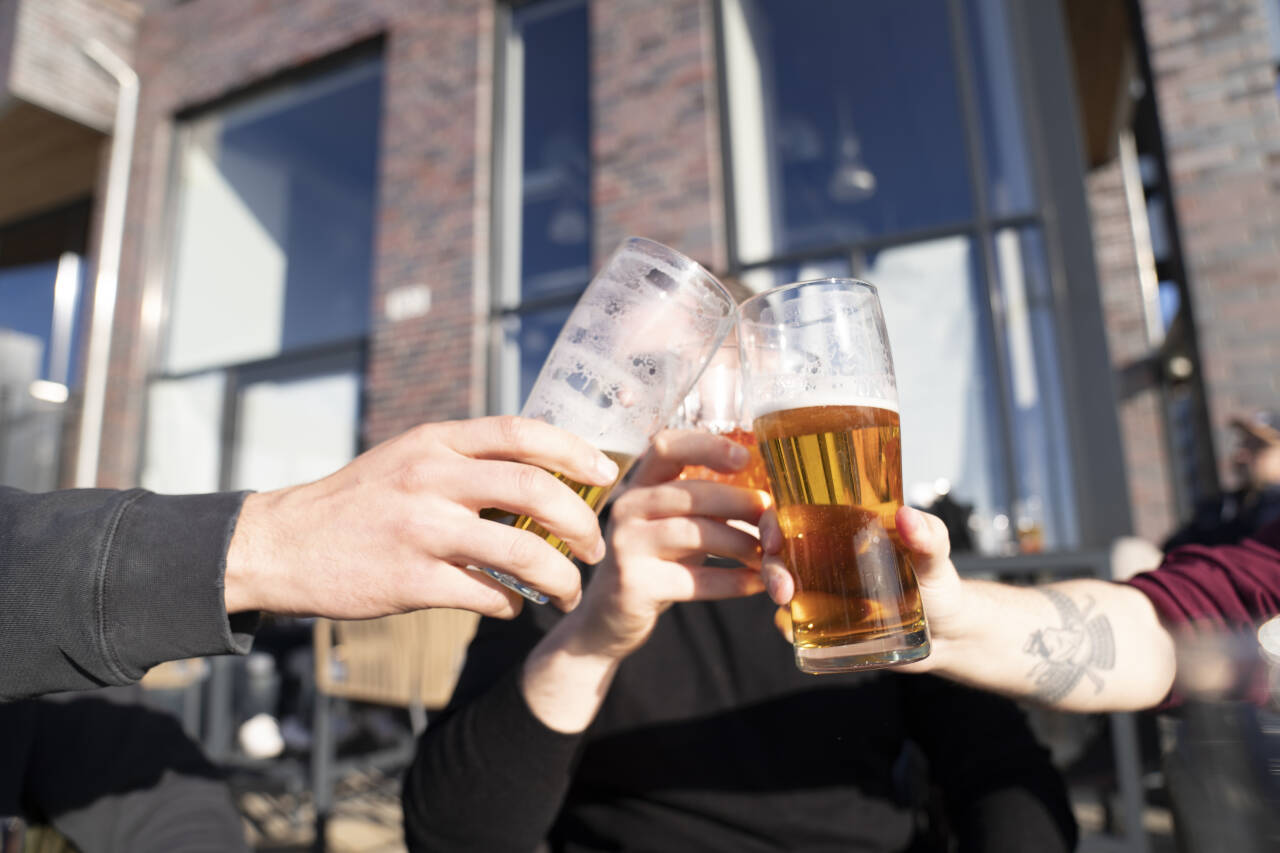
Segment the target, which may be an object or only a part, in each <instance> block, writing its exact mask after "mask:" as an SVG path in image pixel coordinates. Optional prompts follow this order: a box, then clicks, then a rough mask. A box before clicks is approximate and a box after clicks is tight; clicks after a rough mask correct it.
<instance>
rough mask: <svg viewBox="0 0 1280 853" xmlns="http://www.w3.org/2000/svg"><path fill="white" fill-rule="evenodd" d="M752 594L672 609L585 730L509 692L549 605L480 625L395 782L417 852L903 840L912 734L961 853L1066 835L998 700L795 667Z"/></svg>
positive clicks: (1055, 784)
mask: <svg viewBox="0 0 1280 853" xmlns="http://www.w3.org/2000/svg"><path fill="white" fill-rule="evenodd" d="M772 613H773V606H772V604H770V603H769V602H768V600H767V599H765V598H764V597H763V596H757V597H754V598H749V599H742V600H736V601H726V602H707V603H696V604H680V605H676V606H675V607H673V608H672V609H670V610H669V611H667V613H665V614H664V615H663V617H662V618H661V620H660V621H659V623H658V627H657V629H656V630H655V631H654V634H653V636H652V637H651V638H650V640H649V641H648V643H646V644H645V646H644V647H642V648H641V649H640V650H638V651H637V652H636V653H635V654H633V655H632V656H631V657H630V658H628V659H627V660H626V661H625V662H623V664H622V666H621V668H620V669H619V671H618V674H617V678H616V680H615V681H614V683H613V686H612V688H611V689H610V692H609V695H608V697H607V699H606V700H605V703H604V706H603V707H602V708H601V711H600V714H599V715H598V717H597V718H596V720H595V721H594V722H593V723H592V725H591V726H590V727H589V728H588V730H587V731H586V732H585V733H583V734H581V735H566V734H562V733H558V732H555V731H553V730H551V729H549V728H547V727H546V726H545V725H543V724H542V723H541V722H540V721H539V720H538V719H537V718H536V717H534V716H533V714H532V712H531V711H530V710H529V708H528V706H527V705H526V704H525V702H524V700H523V697H522V695H521V693H520V690H519V686H518V670H519V667H520V664H521V663H522V662H523V660H524V658H525V656H526V655H527V653H528V651H529V650H530V649H531V648H532V647H533V646H534V645H535V644H536V643H537V641H538V639H539V638H540V637H541V636H542V634H543V632H544V631H545V630H546V629H547V628H548V627H549V625H550V624H551V622H552V621H553V619H554V618H556V617H555V615H554V613H553V612H552V611H549V610H548V609H546V608H525V611H524V613H523V614H522V615H521V616H520V617H519V618H518V619H517V620H515V621H514V622H511V623H502V622H497V621H494V620H484V622H483V623H482V625H481V628H480V631H479V633H478V634H477V636H476V639H475V641H474V642H473V644H472V646H471V649H470V652H469V655H468V659H467V664H466V668H465V670H464V672H463V675H462V678H461V681H460V683H459V686H458V690H457V692H456V694H455V697H454V700H453V701H452V702H451V704H450V707H449V708H448V709H447V710H446V712H445V713H444V714H443V715H442V716H441V717H440V718H439V719H438V720H436V721H434V722H432V723H431V725H429V726H428V728H427V731H426V732H425V734H424V735H423V737H422V740H421V742H420V744H419V748H418V754H417V756H416V758H415V761H414V763H413V765H412V767H411V768H410V770H409V773H408V775H407V777H406V781H405V789H404V807H405V831H406V836H407V839H408V842H409V846H410V849H413V850H431V851H453V850H468V851H470V850H474V851H486V852H488V851H508V850H511V851H529V850H532V849H534V848H535V847H536V846H537V844H538V843H539V842H540V841H542V840H543V839H544V838H545V839H546V840H548V841H549V842H550V846H551V849H552V850H555V851H588V850H655V851H657V850H663V851H671V850H680V851H689V850H733V851H745V852H747V853H749V851H766V850H775V851H776V850H794V851H819V850H842V851H900V850H907V849H909V848H910V849H919V848H911V844H912V842H913V836H914V835H915V834H916V826H917V824H916V820H917V817H918V813H919V810H918V809H915V810H913V808H912V807H911V804H910V802H909V801H910V800H911V799H912V796H913V793H912V789H913V788H914V789H915V795H916V796H918V795H919V793H920V788H921V787H924V786H920V785H915V786H913V785H911V784H910V783H909V782H908V781H907V777H909V776H910V775H911V774H910V772H909V771H910V769H911V766H912V765H911V763H910V762H909V761H906V760H904V758H903V756H904V755H905V754H908V753H906V752H905V751H904V747H905V745H906V744H907V743H908V741H910V742H913V743H914V744H916V745H917V746H918V748H919V750H920V751H921V752H922V753H923V754H924V756H925V757H926V758H927V763H928V768H929V774H930V779H931V781H932V784H933V785H935V786H937V788H938V789H939V790H940V791H941V795H942V801H943V803H944V804H945V813H946V821H947V822H949V823H950V826H951V831H952V832H953V833H954V834H955V835H956V836H957V837H959V838H960V839H961V848H960V849H961V850H964V851H979V850H981V851H1008V853H1015V851H1017V853H1025V851H1030V850H1035V851H1037V853H1050V851H1058V850H1068V849H1071V848H1073V847H1074V844H1075V824H1074V821H1073V819H1072V818H1071V815H1070V811H1069V807H1068V804H1067V800H1066V796H1065V792H1064V788H1063V785H1062V783H1061V780H1060V779H1059V777H1058V776H1057V774H1056V772H1055V771H1054V770H1053V768H1052V767H1051V765H1050V764H1049V761H1048V757H1047V754H1046V753H1045V751H1044V750H1043V749H1042V748H1041V747H1040V746H1039V745H1038V744H1037V743H1036V742H1035V741H1034V739H1033V737H1032V735H1031V734H1030V732H1029V730H1028V728H1027V726H1026V724H1025V721H1024V720H1023V717H1022V715H1021V713H1020V712H1019V711H1018V709H1017V708H1016V707H1015V706H1014V705H1013V704H1012V703H1010V702H1008V701H1006V700H1004V699H1001V698H999V697H996V696H992V695H990V694H984V693H979V692H976V691H972V690H968V689H966V688H962V687H959V686H956V685H952V684H949V683H947V682H944V681H941V680H939V679H935V678H932V677H928V676H904V675H900V674H895V673H891V672H872V673H862V674H850V675H840V676H823V677H820V678H815V677H813V676H809V675H804V674H802V673H800V672H799V671H798V670H797V669H796V668H795V665H794V663H793V659H792V651H791V647H790V645H789V644H787V643H786V642H785V641H784V640H783V639H782V638H781V637H780V636H779V634H778V633H777V631H776V630H775V629H774V628H773V625H772Z"/></svg>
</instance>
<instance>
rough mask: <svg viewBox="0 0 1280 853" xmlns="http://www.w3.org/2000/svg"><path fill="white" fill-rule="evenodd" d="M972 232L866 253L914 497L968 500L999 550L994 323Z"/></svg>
mask: <svg viewBox="0 0 1280 853" xmlns="http://www.w3.org/2000/svg"><path fill="white" fill-rule="evenodd" d="M973 251H974V247H973V245H972V243H971V241H970V240H969V239H968V238H967V237H959V236H957V237H947V238H945V239H942V240H934V241H932V242H929V243H916V244H913V245H908V246H899V247H896V248H893V249H886V250H884V251H881V252H877V253H875V254H873V255H871V256H869V257H868V259H867V260H868V266H867V270H866V277H867V278H868V280H870V281H871V282H873V283H874V284H875V285H876V286H877V288H878V289H879V291H880V302H881V305H882V306H883V308H884V316H885V325H886V326H887V327H888V330H889V343H890V346H891V347H892V349H893V364H894V371H895V373H896V375H897V378H898V398H899V401H900V405H901V412H902V468H903V471H902V484H903V489H904V497H905V498H906V499H907V501H908V502H909V503H911V504H914V505H916V506H921V507H928V506H930V505H932V504H934V502H935V501H937V500H938V499H939V498H940V497H943V496H944V495H945V496H949V497H950V499H951V500H954V501H956V502H958V503H959V504H962V505H964V506H965V507H968V508H969V509H970V510H971V512H972V516H971V521H972V523H973V527H974V531H973V532H974V534H975V535H976V536H977V537H978V539H979V543H978V544H979V545H980V546H984V550H993V549H994V548H995V547H996V544H997V543H995V541H994V539H993V537H995V536H996V535H997V534H998V531H996V530H995V528H994V527H993V524H994V520H995V518H996V516H998V515H1000V514H1001V513H1002V512H1003V511H1004V507H1005V506H1006V502H1007V496H1006V494H1005V487H1004V483H1005V478H1004V466H1003V464H1002V461H1001V454H1000V451H999V445H998V444H997V443H996V441H995V439H996V437H997V436H999V435H1000V425H999V423H998V412H999V403H998V395H997V389H996V386H995V376H996V373H995V368H994V365H993V353H992V342H991V332H990V328H989V325H988V324H987V323H986V322H985V313H984V311H983V309H982V305H983V302H984V301H985V299H986V295H985V288H984V287H983V284H982V282H981V280H980V279H979V278H978V277H977V276H976V274H975V273H976V270H975V268H974V263H973Z"/></svg>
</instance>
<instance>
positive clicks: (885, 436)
mask: <svg viewBox="0 0 1280 853" xmlns="http://www.w3.org/2000/svg"><path fill="white" fill-rule="evenodd" d="M739 314H740V316H739V321H738V339H739V348H740V353H741V359H742V371H743V383H744V388H745V394H746V404H747V407H748V409H749V411H750V412H751V415H752V419H753V423H754V426H755V434H756V440H757V441H758V442H759V445H760V449H761V451H762V453H763V455H764V461H765V468H766V469H767V471H768V473H769V482H770V485H771V487H772V491H773V497H774V501H775V503H776V505H777V511H778V521H779V524H780V526H781V528H782V535H783V540H784V543H785V544H784V548H783V557H784V559H785V561H786V564H787V568H788V569H789V570H790V572H791V574H792V576H793V577H794V578H795V597H794V598H793V599H792V601H791V622H792V630H793V634H794V642H795V651H796V665H797V666H798V667H799V668H800V669H801V670H803V671H805V672H812V673H825V672H847V671H851V670H858V669H871V668H876V667H882V666H889V665H892V664H898V663H906V662H908V661H915V660H920V659H922V658H925V657H927V656H928V654H929V628H928V625H927V623H926V622H925V616H924V609H923V607H922V606H921V603H920V593H919V589H918V587H917V585H916V577H915V570H914V568H913V567H912V564H911V557H910V556H909V555H908V553H907V552H906V550H905V549H904V548H903V547H902V544H901V542H900V541H899V539H898V535H897V527H896V523H895V520H894V516H895V514H896V513H897V511H898V508H899V507H901V506H902V439H901V435H900V432H899V423H898V391H897V385H896V383H895V380H894V375H893V358H892V355H891V354H890V351H889V338H888V335H887V334H886V332H885V325H884V317H883V315H882V314H881V312H880V300H879V297H878V296H877V294H876V289H875V287H873V286H872V285H870V284H867V283H865V282H861V281H854V280H852V279H822V280H819V281H808V282H801V283H799V284H792V285H788V286H786V287H780V288H777V289H775V290H771V291H767V292H765V293H762V294H759V295H758V296H754V297H752V298H751V299H749V300H747V301H746V302H744V303H743V304H742V306H741V307H740V309H739Z"/></svg>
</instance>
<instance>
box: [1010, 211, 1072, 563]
mask: <svg viewBox="0 0 1280 853" xmlns="http://www.w3.org/2000/svg"><path fill="white" fill-rule="evenodd" d="M995 256H996V263H997V268H998V271H999V276H1000V284H1001V289H1002V291H1003V297H1004V306H1005V328H1004V338H1005V348H1006V351H1007V353H1008V360H1009V374H1010V376H1009V379H1010V382H1011V383H1012V386H1013V387H1012V389H1010V390H1011V394H1010V397H1011V399H1012V401H1013V428H1014V436H1013V439H1014V442H1013V444H1014V450H1015V453H1016V454H1017V465H1018V479H1017V485H1018V494H1017V496H1016V500H1015V505H1014V507H1013V509H1014V524H1015V528H1018V529H1020V532H1021V536H1020V538H1021V539H1022V540H1024V541H1023V542H1022V548H1023V550H1036V549H1037V545H1038V546H1039V547H1043V548H1046V549H1057V548H1070V547H1073V546H1075V545H1076V544H1077V542H1078V534H1077V527H1076V517H1075V503H1074V497H1073V494H1072V488H1071V477H1070V471H1071V467H1070V464H1071V460H1070V456H1069V451H1068V445H1067V435H1066V413H1065V410H1064V406H1063V391H1062V379H1061V376H1060V374H1059V361H1058V355H1057V331H1056V328H1055V325H1054V318H1053V295H1052V292H1051V290H1050V286H1049V269H1048V262H1047V260H1046V257H1045V247H1044V237H1043V235H1042V234H1041V233H1040V229H1038V228H1026V229H1021V230H1017V229H1012V228H1007V229H1004V230H1002V231H999V232H998V233H997V234H996V235H995ZM1037 539H1038V540H1040V541H1039V542H1037V541H1036V540H1037ZM1028 540H1029V541H1028Z"/></svg>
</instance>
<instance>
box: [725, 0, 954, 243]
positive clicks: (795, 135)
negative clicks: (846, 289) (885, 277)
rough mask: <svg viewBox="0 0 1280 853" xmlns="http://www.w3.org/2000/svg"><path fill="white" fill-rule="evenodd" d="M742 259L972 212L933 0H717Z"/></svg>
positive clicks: (940, 2) (946, 31) (945, 35)
mask: <svg viewBox="0 0 1280 853" xmlns="http://www.w3.org/2000/svg"><path fill="white" fill-rule="evenodd" d="M724 11H725V14H724V38H725V48H726V50H725V53H726V56H725V62H726V72H727V78H728V81H729V91H728V93H727V95H728V106H729V119H730V134H729V136H730V141H731V145H732V154H733V172H734V174H733V189H734V199H735V208H736V210H735V223H736V226H737V228H736V231H737V237H738V245H739V249H738V252H739V260H740V261H742V262H751V261H755V260H763V259H767V258H769V257H773V256H775V255H778V254H782V253H785V252H789V251H795V250H799V249H805V248H810V247H819V246H826V245H832V244H837V243H845V242H850V241H854V240H859V239H862V238H867V237H875V236H882V235H886V234H891V233H900V232H906V231H912V230H915V229H920V228H925V227H930V226H937V225H942V224H946V223H952V222H957V221H962V220H964V219H967V218H968V217H969V216H970V215H971V213H972V209H973V208H972V200H971V198H970V190H969V186H970V185H969V175H968V169H967V167H966V155H965V150H966V149H965V135H964V129H963V124H962V118H961V111H960V105H959V96H958V91H957V88H956V73H955V68H956V63H955V57H954V52H953V50H952V33H951V28H950V21H949V17H948V12H947V5H946V3H945V1H944V0H911V2H892V3H872V2H866V3H852V2H847V0H724Z"/></svg>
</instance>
